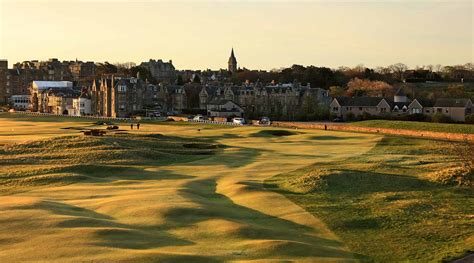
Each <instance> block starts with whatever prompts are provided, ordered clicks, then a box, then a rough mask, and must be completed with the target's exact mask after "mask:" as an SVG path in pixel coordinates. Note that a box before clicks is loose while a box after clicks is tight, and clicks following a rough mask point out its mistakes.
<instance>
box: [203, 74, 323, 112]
mask: <svg viewBox="0 0 474 263" xmlns="http://www.w3.org/2000/svg"><path fill="white" fill-rule="evenodd" d="M216 98H217V99H221V100H230V101H233V102H235V103H236V104H237V105H239V107H241V108H242V109H243V110H244V113H245V116H246V117H251V118H254V117H255V118H258V117H261V116H270V117H272V118H274V119H288V120H294V119H295V118H296V117H297V115H298V114H300V113H302V111H303V110H304V106H305V105H308V104H311V105H314V106H315V107H317V106H322V107H327V105H329V103H330V102H331V98H330V97H329V93H328V91H327V90H324V89H320V88H311V87H310V86H309V84H308V85H306V86H303V85H301V84H300V83H298V82H294V83H288V84H270V85H263V84H261V83H260V82H258V83H255V84H251V83H245V84H243V85H242V86H234V85H231V84H228V85H220V86H205V87H203V88H202V90H201V92H200V94H199V102H200V108H201V109H207V105H208V104H209V103H210V102H211V101H213V100H215V99H216Z"/></svg>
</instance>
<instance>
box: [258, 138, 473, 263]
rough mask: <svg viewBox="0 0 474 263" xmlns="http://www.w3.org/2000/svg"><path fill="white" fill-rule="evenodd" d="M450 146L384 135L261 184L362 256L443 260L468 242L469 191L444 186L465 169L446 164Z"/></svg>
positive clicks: (454, 161) (452, 159)
mask: <svg viewBox="0 0 474 263" xmlns="http://www.w3.org/2000/svg"><path fill="white" fill-rule="evenodd" d="M449 147H450V144H449V143H448V142H443V141H433V140H425V139H414V138H401V137H391V136H386V137H384V138H383V139H382V140H380V141H379V143H377V145H376V146H375V147H374V148H372V149H371V150H370V151H368V152H366V153H364V154H362V155H359V156H353V157H350V158H348V159H342V160H340V161H332V162H318V163H316V164H314V165H310V166H308V167H306V168H301V169H297V170H295V171H292V172H289V173H282V174H279V175H276V176H274V177H272V178H270V179H268V180H267V181H266V186H267V188H270V189H275V190H276V191H280V192H281V193H283V194H284V195H285V196H286V197H287V198H289V199H290V200H292V201H293V202H295V203H297V204H298V205H300V206H301V207H303V208H305V210H306V211H308V212H310V213H312V214H314V215H315V216H317V217H318V218H320V219H322V220H323V221H324V222H325V223H326V224H327V225H328V227H329V228H330V229H331V230H332V231H333V232H335V234H336V235H338V236H339V237H341V239H342V240H343V242H344V243H345V244H347V245H348V247H349V248H350V249H351V251H353V252H355V253H358V254H361V255H364V256H366V258H364V261H375V262H399V261H421V262H431V261H433V262H434V261H442V260H444V259H446V258H456V257H459V256H461V255H462V254H463V253H464V252H466V251H467V250H468V249H470V248H472V244H473V239H472V227H471V225H472V210H470V209H469V208H470V207H473V204H474V195H473V191H472V189H471V188H468V187H457V186H451V185H449V184H459V183H460V182H461V181H460V178H461V177H462V178H465V177H464V175H465V172H466V171H465V170H463V169H459V168H449V169H447V168H446V167H454V166H455V165H457V163H458V162H459V160H458V158H457V157H456V156H454V155H453V154H452V153H451V152H450V151H447V149H449ZM334 171H338V172H337V173H334ZM433 177H434V178H435V179H436V181H437V182H436V183H435V182H433ZM471 178H472V177H471ZM439 182H445V183H447V184H440V183H439ZM374 244H383V245H382V246H374Z"/></svg>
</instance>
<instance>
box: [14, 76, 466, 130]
mask: <svg viewBox="0 0 474 263" xmlns="http://www.w3.org/2000/svg"><path fill="white" fill-rule="evenodd" d="M12 99H13V101H14V105H15V107H16V108H18V109H29V110H32V111H38V112H47V113H53V114H69V115H96V116H105V117H128V116H130V115H134V114H143V112H144V110H145V109H146V110H147V111H148V110H149V111H151V112H157V111H158V112H169V111H173V112H175V111H194V112H196V111H199V112H202V113H206V114H207V115H208V116H211V117H237V116H245V117H250V118H254V117H255V118H258V117H261V116H270V117H273V118H275V119H290V120H291V119H294V118H295V115H296V114H297V113H298V112H301V111H302V109H304V108H305V107H307V105H308V104H311V105H317V106H319V107H326V108H329V111H330V113H331V114H332V115H333V116H336V117H340V118H342V119H351V118H354V117H355V118H357V117H359V116H363V115H372V116H380V117H389V116H405V115H410V114H423V115H427V116H431V115H434V114H443V115H445V116H447V117H449V118H451V119H452V120H454V121H458V122H463V121H465V119H466V116H467V115H469V114H472V113H473V103H472V101H471V100H470V99H467V98H458V99H456V98H440V99H437V100H427V99H421V98H415V99H413V100H410V99H409V98H408V97H407V96H406V94H405V93H404V92H403V90H402V89H399V90H398V91H397V93H396V94H395V96H394V97H393V100H392V99H388V98H383V97H336V98H334V99H332V98H331V97H330V96H329V94H328V91H327V90H324V89H319V88H311V87H310V86H309V84H308V85H301V84H300V83H297V82H294V83H289V84H271V85H263V84H261V83H255V84H250V83H244V84H243V85H240V86H235V85H216V86H208V85H204V86H202V85H199V84H188V85H160V84H159V85H153V84H150V83H147V82H146V81H143V80H141V79H139V78H130V77H115V76H109V77H104V78H101V79H99V80H95V81H93V82H92V84H90V85H89V86H83V87H75V86H73V83H72V82H69V81H33V82H32V84H31V87H30V95H18V96H15V98H12Z"/></svg>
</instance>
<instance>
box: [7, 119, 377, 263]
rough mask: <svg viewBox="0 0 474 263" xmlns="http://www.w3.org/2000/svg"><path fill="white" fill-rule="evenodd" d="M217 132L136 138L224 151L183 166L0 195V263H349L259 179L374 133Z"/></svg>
mask: <svg viewBox="0 0 474 263" xmlns="http://www.w3.org/2000/svg"><path fill="white" fill-rule="evenodd" d="M224 130H225V132H226V134H227V136H221V135H222V133H223V131H221V130H212V129H211V130H203V131H201V132H200V133H198V134H197V133H196V132H195V130H194V129H190V128H187V127H186V128H180V127H172V128H166V127H164V126H156V127H153V126H151V127H147V128H145V129H143V131H140V132H145V133H147V132H160V133H161V134H164V135H167V134H169V135H175V134H176V133H180V135H181V136H188V137H192V136H200V137H201V136H207V137H210V138H212V137H215V138H216V139H215V142H216V143H219V144H223V145H226V148H224V149H223V150H222V152H219V153H218V154H215V155H212V156H210V157H208V158H204V159H201V160H197V161H192V162H188V163H180V164H175V165H165V166H136V167H134V166H130V167H129V168H127V169H130V175H129V176H126V177H123V175H116V174H114V173H113V172H107V173H110V174H104V176H103V177H102V178H103V181H99V182H88V181H85V182H79V183H75V184H70V185H65V186H51V187H40V188H37V189H34V190H30V191H27V192H20V193H16V194H10V195H5V196H2V197H1V198H0V210H1V211H2V213H0V223H1V224H0V262H16V261H27V260H33V261H48V262H50V261H56V262H67V261H71V262H84V261H86V262H91V261H92V262H115V261H130V262H132V261H133V262H149V261H157V260H162V261H179V262H183V261H186V262H220V261H253V260H255V261H259V260H265V261H267V260H270V259H274V260H278V261H280V260H295V261H301V262H304V261H307V262H314V261H315V260H318V261H352V260H356V255H354V254H353V253H351V252H350V251H348V249H347V248H346V247H345V246H344V244H343V243H341V242H340V241H339V240H338V238H337V236H335V235H334V234H333V233H332V232H331V231H329V230H328V229H327V227H326V226H325V224H324V223H323V222H321V221H320V220H319V219H318V218H315V217H314V216H313V215H311V214H309V213H308V212H306V211H305V210H304V209H302V208H301V207H299V206H297V205H295V204H294V203H292V202H291V201H289V200H288V199H286V198H285V197H284V196H283V195H280V194H278V193H275V192H272V191H269V190H266V189H265V188H264V185H263V180H265V179H267V178H270V177H272V176H274V175H276V174H279V173H284V172H289V171H293V170H295V169H298V168H301V167H304V166H307V165H310V164H313V163H317V162H318V161H321V162H328V161H331V160H339V159H344V158H348V157H350V156H354V155H358V154H361V153H364V152H366V151H368V150H369V149H370V148H371V147H372V146H373V145H375V144H376V143H377V141H378V140H379V138H380V137H379V136H375V135H367V134H350V133H342V132H337V133H334V132H324V131H314V130H313V131H310V130H307V131H301V132H299V133H298V134H295V135H292V136H286V137H277V136H273V137H272V136H258V135H256V133H257V131H258V129H257V128H233V129H224ZM229 134H230V135H229ZM329 134H330V136H329ZM231 135H232V136H231ZM138 175H140V176H138ZM135 176H136V177H135ZM144 176H145V178H149V179H143V178H144Z"/></svg>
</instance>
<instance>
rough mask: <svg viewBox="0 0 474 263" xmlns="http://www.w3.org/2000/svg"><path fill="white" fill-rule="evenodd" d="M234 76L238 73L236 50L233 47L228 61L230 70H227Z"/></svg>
mask: <svg viewBox="0 0 474 263" xmlns="http://www.w3.org/2000/svg"><path fill="white" fill-rule="evenodd" d="M227 69H228V70H229V71H230V72H231V73H232V74H234V73H236V72H237V59H236V58H235V55H234V48H233V47H232V51H231V52H230V57H229V61H228V68H227Z"/></svg>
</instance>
